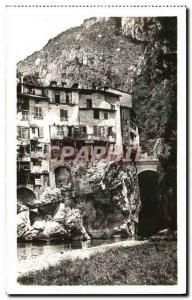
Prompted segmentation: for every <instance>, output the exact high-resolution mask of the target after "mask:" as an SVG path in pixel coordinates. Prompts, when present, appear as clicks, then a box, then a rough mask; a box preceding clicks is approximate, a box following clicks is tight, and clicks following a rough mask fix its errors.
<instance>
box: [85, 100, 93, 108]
mask: <svg viewBox="0 0 192 300" xmlns="http://www.w3.org/2000/svg"><path fill="white" fill-rule="evenodd" d="M86 106H87V108H92V99H87V100H86Z"/></svg>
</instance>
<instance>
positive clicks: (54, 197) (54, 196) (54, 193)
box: [34, 187, 62, 207]
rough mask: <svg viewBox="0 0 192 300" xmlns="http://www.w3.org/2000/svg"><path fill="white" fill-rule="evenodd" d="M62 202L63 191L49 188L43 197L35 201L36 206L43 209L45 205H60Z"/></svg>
mask: <svg viewBox="0 0 192 300" xmlns="http://www.w3.org/2000/svg"><path fill="white" fill-rule="evenodd" d="M61 200H62V196H61V190H60V189H58V188H55V187H47V188H46V189H45V191H44V192H43V193H42V194H41V196H40V197H39V198H38V199H36V200H35V202H34V205H35V206H36V207H41V206H43V205H48V204H54V203H58V202H60V201H61Z"/></svg>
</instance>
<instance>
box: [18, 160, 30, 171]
mask: <svg viewBox="0 0 192 300" xmlns="http://www.w3.org/2000/svg"><path fill="white" fill-rule="evenodd" d="M17 170H18V171H23V172H30V171H31V168H30V162H21V161H17Z"/></svg>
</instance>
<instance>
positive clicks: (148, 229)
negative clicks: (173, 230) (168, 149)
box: [138, 168, 162, 236]
mask: <svg viewBox="0 0 192 300" xmlns="http://www.w3.org/2000/svg"><path fill="white" fill-rule="evenodd" d="M159 176H160V173H159V172H158V171H157V170H154V169H152V168H145V169H143V170H140V172H139V173H138V183H139V189H140V197H141V204H142V208H141V211H140V215H139V228H138V235H142V236H150V235H152V234H154V233H156V232H157V231H158V230H159V229H161V222H162V220H161V215H160V209H159V204H160V202H159V201H160V200H159Z"/></svg>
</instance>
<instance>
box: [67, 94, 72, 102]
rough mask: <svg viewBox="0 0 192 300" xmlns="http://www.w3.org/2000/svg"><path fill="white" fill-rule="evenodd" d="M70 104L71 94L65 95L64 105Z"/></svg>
mask: <svg viewBox="0 0 192 300" xmlns="http://www.w3.org/2000/svg"><path fill="white" fill-rule="evenodd" d="M71 103H72V94H71V93H67V94H66V104H71Z"/></svg>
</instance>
